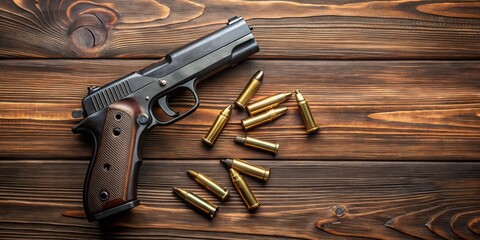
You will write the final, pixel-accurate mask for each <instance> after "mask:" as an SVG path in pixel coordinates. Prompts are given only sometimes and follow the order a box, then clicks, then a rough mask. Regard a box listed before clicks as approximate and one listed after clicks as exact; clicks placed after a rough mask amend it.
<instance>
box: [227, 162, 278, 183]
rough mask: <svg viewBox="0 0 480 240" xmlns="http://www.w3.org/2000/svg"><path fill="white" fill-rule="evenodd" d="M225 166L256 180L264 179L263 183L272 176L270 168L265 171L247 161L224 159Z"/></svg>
mask: <svg viewBox="0 0 480 240" xmlns="http://www.w3.org/2000/svg"><path fill="white" fill-rule="evenodd" d="M220 161H221V162H222V163H223V164H225V166H227V167H229V168H233V169H235V170H237V171H239V172H241V173H244V174H247V175H250V176H252V177H255V178H259V179H262V180H263V181H267V180H268V177H269V176H270V168H268V169H265V168H262V167H259V166H255V165H253V164H251V163H249V162H247V161H245V160H241V159H238V158H235V159H228V158H227V159H222V160H220Z"/></svg>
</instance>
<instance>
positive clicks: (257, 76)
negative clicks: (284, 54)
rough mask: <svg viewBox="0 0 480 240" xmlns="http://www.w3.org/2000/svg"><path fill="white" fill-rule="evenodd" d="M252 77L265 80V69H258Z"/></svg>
mask: <svg viewBox="0 0 480 240" xmlns="http://www.w3.org/2000/svg"><path fill="white" fill-rule="evenodd" d="M252 78H255V79H257V80H258V81H260V82H261V81H262V80H263V71H262V70H258V71H257V72H256V73H255V74H254V75H253V77H252Z"/></svg>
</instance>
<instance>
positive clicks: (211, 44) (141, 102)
mask: <svg viewBox="0 0 480 240" xmlns="http://www.w3.org/2000/svg"><path fill="white" fill-rule="evenodd" d="M251 30H252V28H251V27H249V26H248V25H247V23H246V22H245V21H244V20H243V18H242V17H233V18H231V19H229V20H228V24H227V26H226V27H223V28H222V29H220V30H217V31H215V32H213V33H210V34H208V35H206V36H204V37H202V38H200V39H198V40H195V41H193V42H191V43H189V44H187V45H185V46H183V47H181V48H179V49H176V50H174V51H172V52H170V53H169V54H167V55H166V56H165V57H164V58H163V59H162V60H160V61H159V62H157V63H154V64H152V65H150V66H147V67H145V68H144V69H142V70H140V71H138V72H133V73H130V74H128V75H126V76H124V77H122V78H120V79H117V80H115V81H113V82H111V83H109V84H107V85H105V86H103V87H89V88H88V94H87V96H85V97H84V98H83V100H82V110H79V111H74V112H73V113H72V116H74V117H83V118H84V119H83V120H82V122H80V123H79V124H78V125H77V126H76V127H74V128H73V129H72V131H73V133H78V132H83V133H88V134H90V135H91V136H92V137H93V140H94V149H93V158H92V160H91V161H90V164H89V166H88V171H87V174H86V176H85V182H84V186H83V207H84V209H85V213H86V216H87V218H88V220H89V221H95V220H100V219H103V218H106V217H108V216H111V215H113V214H116V213H120V212H123V211H125V210H128V209H131V208H133V207H135V206H137V205H138V204H139V203H140V202H139V200H138V199H137V181H138V172H139V169H140V165H141V163H142V154H141V152H142V142H143V138H144V137H145V135H146V134H145V133H146V132H147V131H148V130H150V129H151V128H153V127H154V126H157V125H168V124H172V123H174V122H176V121H178V120H180V119H182V118H184V117H186V116H187V115H189V114H190V113H192V112H193V111H195V110H196V109H197V108H198V105H199V102H200V101H199V99H198V95H197V93H196V85H197V83H198V82H199V81H201V80H203V79H205V78H207V77H209V76H211V75H213V74H215V73H217V72H219V71H221V70H223V69H225V68H227V67H230V66H234V65H235V64H237V63H238V62H240V61H242V60H245V59H246V58H248V57H249V56H251V55H252V54H255V53H257V52H258V51H259V50H260V49H259V47H258V44H257V42H256V41H255V38H254V37H253V35H252V31H251ZM178 89H185V90H188V91H190V92H191V94H192V96H193V98H194V101H195V102H194V104H193V107H191V108H190V109H189V110H186V111H184V112H183V113H178V112H177V111H175V110H173V109H171V107H170V106H169V103H168V98H169V97H172V95H173V94H175V92H176V90H178ZM157 106H159V107H160V108H161V109H162V111H163V112H164V113H165V115H166V116H167V118H166V120H165V119H163V118H162V119H158V118H157V117H156V116H155V115H154V112H153V110H154V108H157Z"/></svg>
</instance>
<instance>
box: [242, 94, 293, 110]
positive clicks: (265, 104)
mask: <svg viewBox="0 0 480 240" xmlns="http://www.w3.org/2000/svg"><path fill="white" fill-rule="evenodd" d="M290 96H292V93H279V94H275V95H273V96H269V97H266V98H262V99H260V100H258V101H256V102H253V103H250V104H248V105H247V111H248V114H250V116H252V115H255V114H257V113H260V112H263V111H266V110H268V109H272V108H274V107H276V106H278V105H280V103H283V102H285V101H287V99H289V98H290Z"/></svg>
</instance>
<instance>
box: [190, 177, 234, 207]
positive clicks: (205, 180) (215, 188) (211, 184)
mask: <svg viewBox="0 0 480 240" xmlns="http://www.w3.org/2000/svg"><path fill="white" fill-rule="evenodd" d="M187 174H188V176H190V177H191V178H192V179H193V180H194V181H195V182H197V183H198V184H200V186H202V187H204V188H205V189H207V190H208V191H210V192H211V193H213V194H214V195H215V196H217V197H218V198H220V200H222V202H223V201H225V200H227V199H228V197H230V191H228V190H227V189H225V188H224V187H223V186H221V185H220V184H218V183H216V182H215V181H213V180H212V179H210V178H209V177H207V176H206V175H204V174H201V173H197V172H195V171H192V170H189V171H187Z"/></svg>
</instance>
